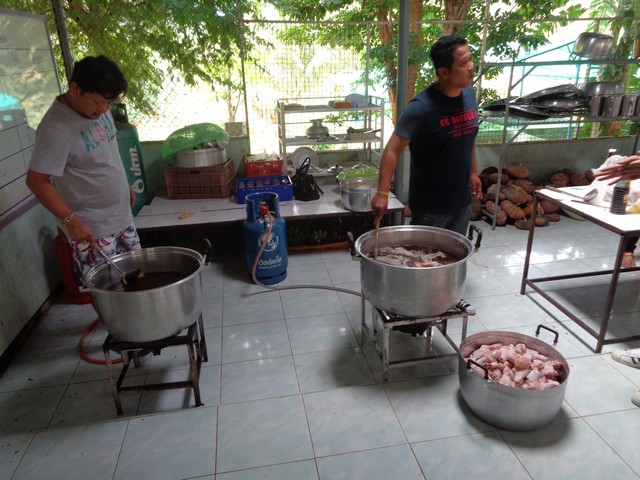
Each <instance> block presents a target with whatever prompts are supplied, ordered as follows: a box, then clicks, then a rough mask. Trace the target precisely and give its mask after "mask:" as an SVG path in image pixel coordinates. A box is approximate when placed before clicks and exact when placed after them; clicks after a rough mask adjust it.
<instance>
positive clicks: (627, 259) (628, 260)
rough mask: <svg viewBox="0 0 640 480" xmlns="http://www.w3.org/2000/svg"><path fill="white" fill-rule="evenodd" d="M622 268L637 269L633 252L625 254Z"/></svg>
mask: <svg viewBox="0 0 640 480" xmlns="http://www.w3.org/2000/svg"><path fill="white" fill-rule="evenodd" d="M620 267H621V268H636V259H635V257H634V256H633V252H624V256H623V257H622V263H621V264H620Z"/></svg>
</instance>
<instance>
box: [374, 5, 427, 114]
mask: <svg viewBox="0 0 640 480" xmlns="http://www.w3.org/2000/svg"><path fill="white" fill-rule="evenodd" d="M422 12H423V6H422V0H409V37H410V38H411V39H412V40H413V41H414V42H417V43H416V45H417V46H418V47H420V45H422V36H421V34H420V29H421V21H422ZM378 21H380V22H388V23H379V24H378V27H377V28H378V39H379V40H380V43H381V44H382V45H387V44H388V43H390V42H391V41H393V40H394V39H396V38H397V35H394V32H393V25H392V24H391V12H390V11H389V10H385V9H380V10H378ZM385 69H386V72H387V73H386V76H387V85H388V91H389V101H390V103H391V115H392V120H393V124H394V125H395V123H396V120H397V118H396V117H397V112H396V110H397V106H398V97H397V95H398V67H397V58H396V59H395V60H393V61H391V60H390V61H388V62H387V64H386V66H385ZM418 70H419V65H417V64H415V63H413V64H412V63H410V64H409V66H408V73H407V99H406V100H407V101H409V100H411V99H412V98H413V96H414V94H415V89H416V79H417V77H418Z"/></svg>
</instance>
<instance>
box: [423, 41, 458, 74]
mask: <svg viewBox="0 0 640 480" xmlns="http://www.w3.org/2000/svg"><path fill="white" fill-rule="evenodd" d="M466 44H467V39H466V38H464V37H461V36H460V35H445V36H444V37H440V38H439V39H438V40H436V43H434V44H433V46H432V47H431V52H430V53H429V55H430V56H431V61H432V62H433V67H434V68H435V70H436V71H438V69H439V68H442V67H444V68H446V69H448V70H450V69H451V66H452V65H453V52H454V51H455V49H456V48H458V47H459V46H460V45H466Z"/></svg>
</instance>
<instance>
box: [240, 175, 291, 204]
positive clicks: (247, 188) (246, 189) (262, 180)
mask: <svg viewBox="0 0 640 480" xmlns="http://www.w3.org/2000/svg"><path fill="white" fill-rule="evenodd" d="M258 192H275V193H277V194H278V199H279V200H280V201H281V202H285V201H287V200H293V186H292V185H291V179H290V178H289V176H288V175H276V176H270V177H250V178H236V197H237V201H238V203H245V198H246V197H247V195H250V194H252V193H258Z"/></svg>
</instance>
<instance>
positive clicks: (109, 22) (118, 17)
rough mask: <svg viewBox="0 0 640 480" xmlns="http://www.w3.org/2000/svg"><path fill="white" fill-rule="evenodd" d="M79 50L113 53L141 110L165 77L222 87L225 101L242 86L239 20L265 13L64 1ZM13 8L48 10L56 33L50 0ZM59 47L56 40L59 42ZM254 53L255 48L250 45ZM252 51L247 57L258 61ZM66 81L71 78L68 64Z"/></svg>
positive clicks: (110, 0) (207, 0)
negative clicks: (253, 56)
mask: <svg viewBox="0 0 640 480" xmlns="http://www.w3.org/2000/svg"><path fill="white" fill-rule="evenodd" d="M61 4H62V6H63V8H64V11H65V16H66V21H67V28H68V32H69V37H70V43H71V48H72V55H73V57H74V59H80V58H82V57H84V56H86V55H100V54H103V55H106V56H108V57H110V58H112V59H113V60H114V61H116V62H117V63H118V64H119V65H120V67H121V68H122V70H123V72H124V73H125V76H126V77H127V78H129V79H135V81H132V82H130V90H129V92H128V98H129V100H130V102H131V103H132V104H133V105H134V106H135V107H136V109H137V110H139V111H142V112H144V113H147V114H152V113H153V112H154V107H155V104H156V100H157V98H158V96H159V95H161V93H162V88H163V83H164V80H165V77H168V78H169V79H174V80H176V81H177V80H178V79H180V81H181V82H184V83H185V84H186V85H190V86H192V85H195V84H196V83H197V82H205V83H208V84H211V85H217V86H222V87H223V88H222V89H221V91H220V95H219V96H220V98H221V99H226V98H227V96H228V94H229V92H230V91H231V92H233V91H235V92H238V91H241V90H242V87H243V85H242V81H241V77H240V76H239V75H230V74H229V71H230V70H231V71H236V72H237V71H239V70H240V68H239V67H238V64H239V59H240V51H241V49H242V48H241V39H242V42H245V45H244V46H245V47H246V46H247V45H248V44H250V42H252V41H256V42H257V41H258V40H257V39H253V38H252V37H251V34H250V32H249V31H245V32H242V35H241V32H240V29H241V28H243V23H242V22H239V21H238V19H239V18H243V17H245V16H246V17H250V18H258V16H259V15H258V10H257V3H256V2H244V1H238V2H236V1H226V0H144V1H131V0H62V1H61ZM0 7H1V8H5V9H9V10H18V11H23V12H30V13H36V14H40V15H45V16H46V18H47V20H48V23H49V29H50V31H51V33H52V34H55V33H56V32H57V28H56V25H55V21H54V14H53V7H52V4H51V1H50V0H0ZM53 43H54V44H55V43H56V41H54V42H53ZM247 50H248V51H249V52H250V51H251V49H250V48H249V49H247ZM251 59H252V57H251V55H250V54H249V55H245V61H251ZM58 63H59V65H60V78H61V79H63V82H64V79H65V78H66V76H65V75H64V69H63V68H62V65H63V63H62V61H61V59H58Z"/></svg>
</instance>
